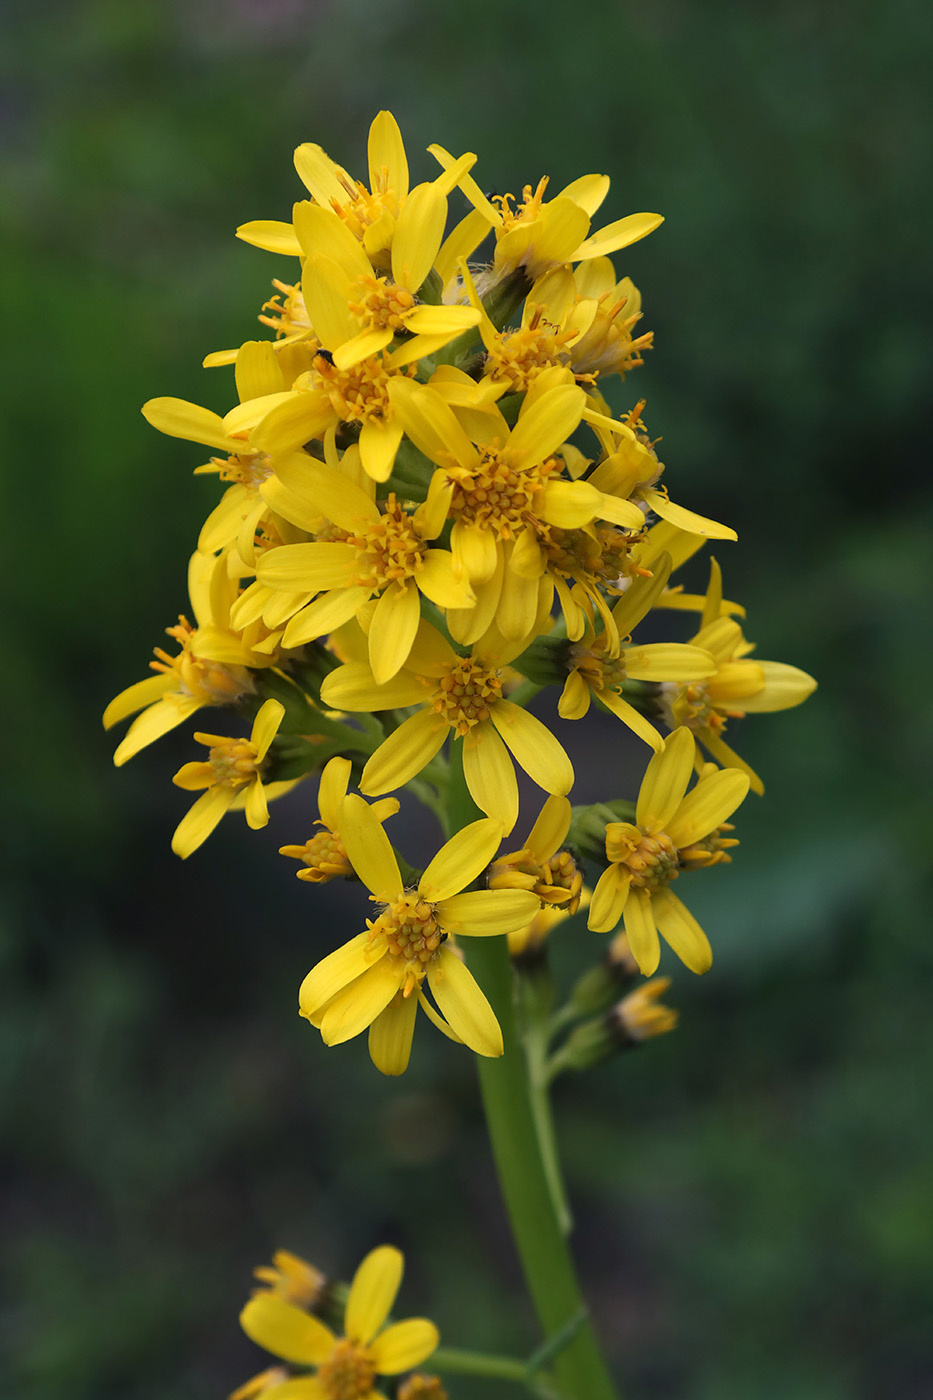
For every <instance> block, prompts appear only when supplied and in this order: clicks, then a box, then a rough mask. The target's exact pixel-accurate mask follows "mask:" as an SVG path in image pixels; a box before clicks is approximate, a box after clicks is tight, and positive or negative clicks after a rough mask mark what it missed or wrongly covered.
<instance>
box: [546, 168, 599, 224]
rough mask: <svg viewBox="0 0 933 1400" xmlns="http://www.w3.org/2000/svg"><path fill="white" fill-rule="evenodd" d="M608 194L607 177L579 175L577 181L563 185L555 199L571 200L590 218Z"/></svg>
mask: <svg viewBox="0 0 933 1400" xmlns="http://www.w3.org/2000/svg"><path fill="white" fill-rule="evenodd" d="M608 193H609V176H608V175H581V176H580V177H579V179H577V180H573V181H572V182H571V183H570V184H569V185H565V186H564V188H563V189H562V190H561V191H560V194H559V195H558V196H557V197H558V199H572V200H573V202H574V204H579V206H580V208H581V209H585V210H586V212H587V214H589V216H590V218H592V217H593V215H594V214H595V213H596V211H597V209H598V208H599V207H600V205H601V204H602V202H603V200H604V199H605V198H606V195H607V194H608Z"/></svg>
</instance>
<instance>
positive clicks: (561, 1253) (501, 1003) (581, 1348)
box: [449, 745, 616, 1400]
mask: <svg viewBox="0 0 933 1400" xmlns="http://www.w3.org/2000/svg"><path fill="white" fill-rule="evenodd" d="M453 747H454V750H455V753H454V756H453V761H452V762H451V774H450V777H451V781H450V789H449V811H450V819H451V820H450V829H451V831H459V830H460V828H461V827H462V826H464V825H465V824H466V823H467V822H470V821H473V820H475V818H476V817H477V816H479V815H481V814H480V813H479V812H478V811H477V809H476V807H475V806H474V804H473V801H472V799H471V797H470V795H469V792H468V791H467V789H466V785H465V784H464V781H463V771H462V765H461V764H460V762H459V761H458V760H459V753H457V752H456V750H457V748H458V746H456V745H454V746H453ZM469 959H470V969H471V971H472V972H473V973H474V974H475V976H476V978H477V980H478V982H479V983H480V986H481V987H482V989H483V991H484V992H485V993H486V996H487V997H488V998H489V1001H490V1003H491V1005H492V1009H493V1011H494V1012H495V1013H496V1016H497V1018H498V1020H499V1025H500V1026H501V1027H502V1038H503V1042H504V1045H505V1052H504V1054H503V1055H502V1056H500V1057H499V1058H498V1059H494V1060H492V1059H485V1058H479V1057H478V1058H477V1064H478V1068H479V1080H480V1089H481V1092H482V1098H483V1108H484V1109H485V1113H486V1124H487V1127H488V1130H489V1137H490V1142H491V1144H492V1150H493V1156H494V1158H495V1162H496V1169H497V1171H498V1174H499V1184H500V1186H501V1188H502V1195H503V1197H504V1199H505V1206H506V1210H507V1211H508V1215H509V1221H510V1223H511V1226H512V1233H513V1235H514V1238H515V1244H516V1247H517V1249H518V1254H519V1258H520V1260H521V1263H522V1269H523V1271H524V1274H525V1281H526V1283H527V1285H528V1291H529V1293H530V1294H531V1298H532V1302H533V1303H534V1306H535V1311H536V1312H537V1315H538V1319H539V1321H540V1323H541V1327H542V1329H543V1331H544V1334H545V1336H546V1337H551V1336H553V1335H554V1334H555V1333H556V1332H559V1331H560V1329H561V1328H562V1327H564V1326H565V1325H566V1324H567V1323H568V1321H569V1320H570V1319H571V1318H573V1317H574V1316H576V1315H578V1314H580V1315H582V1316H583V1317H584V1320H583V1321H582V1322H581V1324H580V1327H579V1328H578V1329H577V1331H576V1332H575V1334H574V1336H573V1337H572V1339H571V1340H570V1341H569V1342H568V1343H567V1345H566V1346H565V1347H564V1348H563V1349H562V1350H561V1351H560V1353H559V1354H558V1355H557V1356H555V1358H554V1362H553V1366H554V1375H555V1377H556V1379H557V1382H558V1385H559V1386H560V1389H561V1391H562V1393H564V1394H565V1395H566V1397H567V1400H616V1390H615V1387H614V1386H613V1383H612V1380H611V1378H610V1376H609V1372H608V1370H607V1369H606V1364H605V1362H604V1360H603V1358H602V1354H601V1352H600V1350H599V1347H598V1345H597V1342H596V1338H595V1335H594V1333H593V1329H592V1327H591V1325H590V1323H589V1320H588V1319H587V1318H586V1317H585V1306H586V1305H585V1303H584V1301H583V1298H582V1295H581V1293H580V1286H579V1284H578V1282H577V1277H576V1271H575V1269H574V1264H573V1260H572V1258H571V1255H570V1250H569V1248H568V1245H567V1241H566V1239H565V1238H564V1235H563V1232H562V1231H561V1228H560V1224H559V1222H558V1219H557V1216H556V1214H555V1211H554V1205H553V1201H552V1197H551V1192H550V1190H549V1188H548V1181H547V1177H546V1175H545V1171H544V1167H543V1165H542V1162H541V1155H540V1152H539V1150H538V1142H537V1134H536V1132H535V1122H534V1114H533V1110H532V1103H531V1088H530V1083H529V1077H528V1066H527V1063H526V1060H525V1056H524V1053H523V1050H522V1046H521V1042H520V1041H519V1038H518V1033H517V1029H516V1023H515V1012H514V1007H513V999H512V969H511V965H510V962H509V954H508V947H507V944H506V940H505V939H504V938H474V939H471V940H470V948H469Z"/></svg>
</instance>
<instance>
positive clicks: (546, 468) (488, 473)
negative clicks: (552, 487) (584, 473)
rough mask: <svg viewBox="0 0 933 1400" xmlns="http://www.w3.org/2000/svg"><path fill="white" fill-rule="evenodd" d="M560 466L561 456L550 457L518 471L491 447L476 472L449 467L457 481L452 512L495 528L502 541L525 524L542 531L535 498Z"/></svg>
mask: <svg viewBox="0 0 933 1400" xmlns="http://www.w3.org/2000/svg"><path fill="white" fill-rule="evenodd" d="M561 465H562V463H561V462H560V461H559V459H558V458H556V457H549V458H548V460H547V461H546V462H541V463H540V464H538V465H536V466H533V467H526V468H524V469H522V470H519V469H518V468H517V467H514V466H512V464H511V463H510V462H509V461H508V459H507V458H506V457H504V456H501V455H500V454H499V453H498V452H497V451H496V450H495V449H494V448H492V449H488V450H487V451H485V452H484V453H483V456H482V459H481V461H480V464H479V467H478V468H477V470H476V471H468V470H467V469H466V468H465V467H451V468H450V469H449V474H450V478H451V480H452V481H453V483H454V491H453V498H452V501H451V514H452V515H454V516H455V517H458V518H459V519H461V520H462V521H463V522H464V523H465V524H467V525H477V526H479V527H480V528H482V529H487V530H492V531H493V532H494V533H495V534H496V536H497V538H498V539H500V540H510V539H514V538H515V537H516V536H517V535H519V534H520V533H521V532H522V530H523V529H524V528H525V526H526V525H532V526H533V527H534V528H536V529H538V530H541V529H542V528H543V527H542V526H541V524H540V522H539V521H538V520H537V518H536V516H535V498H536V497H537V495H538V493H539V492H540V491H542V490H543V489H544V487H545V485H546V483H547V479H548V477H550V476H551V475H552V474H553V473H554V472H557V471H559V470H560V467H561Z"/></svg>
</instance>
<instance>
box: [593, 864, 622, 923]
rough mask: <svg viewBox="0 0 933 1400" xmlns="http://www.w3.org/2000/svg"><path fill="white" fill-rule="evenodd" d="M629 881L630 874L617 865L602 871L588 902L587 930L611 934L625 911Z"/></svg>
mask: <svg viewBox="0 0 933 1400" xmlns="http://www.w3.org/2000/svg"><path fill="white" fill-rule="evenodd" d="M631 879H632V877H631V874H630V873H629V872H628V871H627V870H622V869H621V868H620V867H619V866H618V865H610V866H608V867H607V868H606V869H605V870H604V871H603V873H602V875H600V877H599V879H598V880H597V881H596V888H595V889H594V890H593V897H592V899H591V900H590V909H589V913H588V914H587V918H586V926H587V928H591V929H593V931H594V932H595V933H611V932H612V930H613V929H614V928H615V926H616V924H617V923H618V922H619V920H620V919H621V917H622V914H623V912H624V910H625V902H626V900H627V899H628V894H629V889H630V888H631Z"/></svg>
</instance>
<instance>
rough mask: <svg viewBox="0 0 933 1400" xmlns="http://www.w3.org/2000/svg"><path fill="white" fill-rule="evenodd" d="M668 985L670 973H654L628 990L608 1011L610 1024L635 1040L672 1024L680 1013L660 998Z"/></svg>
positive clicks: (634, 1041)
mask: <svg viewBox="0 0 933 1400" xmlns="http://www.w3.org/2000/svg"><path fill="white" fill-rule="evenodd" d="M670 985H671V979H670V978H669V977H654V978H652V979H651V981H649V982H644V983H643V984H642V985H641V986H640V987H636V988H635V990H634V991H633V992H629V994H628V996H626V997H623V998H622V1000H621V1001H620V1002H619V1003H618V1005H616V1006H614V1007H613V1008H612V1010H611V1011H610V1013H609V1015H610V1017H611V1019H612V1022H613V1025H614V1026H615V1027H616V1028H617V1029H618V1030H619V1031H621V1033H622V1034H623V1036H624V1037H625V1039H626V1040H627V1041H629V1042H631V1043H633V1044H638V1043H639V1042H640V1041H642V1040H650V1039H652V1037H653V1036H656V1035H665V1034H666V1033H667V1032H668V1031H672V1030H673V1029H674V1028H675V1026H676V1025H677V1021H678V1017H679V1013H678V1012H676V1011H674V1010H673V1009H672V1008H671V1007H670V1006H662V1005H661V1002H660V998H661V997H663V995H664V993H665V992H666V991H667V989H668V987H669V986H670Z"/></svg>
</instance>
